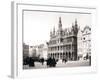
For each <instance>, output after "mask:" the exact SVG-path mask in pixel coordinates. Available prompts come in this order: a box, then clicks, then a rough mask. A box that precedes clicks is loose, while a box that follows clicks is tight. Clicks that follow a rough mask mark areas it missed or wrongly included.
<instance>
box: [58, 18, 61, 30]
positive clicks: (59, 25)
mask: <svg viewBox="0 0 100 80" xmlns="http://www.w3.org/2000/svg"><path fill="white" fill-rule="evenodd" d="M58 27H59V29H62V21H61V17H59V24H58Z"/></svg>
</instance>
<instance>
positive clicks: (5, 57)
mask: <svg viewBox="0 0 100 80" xmlns="http://www.w3.org/2000/svg"><path fill="white" fill-rule="evenodd" d="M24 1H26V0H24ZM28 1H29V2H31V1H32V2H34V3H38V4H55V5H57V4H58V5H66V6H67V4H69V5H76V6H77V5H78V6H86V7H87V6H93V7H97V21H98V23H97V26H94V27H95V30H92V32H93V33H94V34H93V35H92V36H94V38H95V45H94V47H93V49H95V52H96V53H97V56H98V61H97V65H98V71H97V73H90V74H87V73H86V74H72V75H70V74H69V75H62V76H55V77H49V78H48V77H45V78H39V77H38V78H35V79H34V78H33V79H34V80H51V79H52V80H54V79H56V80H99V75H100V69H99V67H100V62H99V61H100V58H99V56H100V53H99V44H100V37H99V33H100V31H99V30H100V23H99V21H100V15H99V14H100V5H99V4H100V0H28ZM0 37H1V39H0V80H11V78H10V70H11V69H10V67H11V66H10V65H11V48H10V47H11V0H1V1H0ZM33 79H25V80H33ZM22 80H23V79H22Z"/></svg>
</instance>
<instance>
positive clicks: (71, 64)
mask: <svg viewBox="0 0 100 80" xmlns="http://www.w3.org/2000/svg"><path fill="white" fill-rule="evenodd" d="M80 66H89V60H81V61H68V62H66V63H62V61H59V62H57V64H56V67H80ZM56 67H55V68H56ZM23 68H24V69H39V68H47V65H46V62H44V64H43V65H42V64H41V63H40V62H35V67H29V66H28V65H25V66H23ZM49 68H51V67H49Z"/></svg>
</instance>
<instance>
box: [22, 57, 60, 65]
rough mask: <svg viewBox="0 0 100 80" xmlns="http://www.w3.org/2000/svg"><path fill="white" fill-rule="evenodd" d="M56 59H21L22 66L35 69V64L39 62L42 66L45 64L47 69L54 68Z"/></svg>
mask: <svg viewBox="0 0 100 80" xmlns="http://www.w3.org/2000/svg"><path fill="white" fill-rule="evenodd" d="M57 61H58V60H57V59H55V58H51V57H50V58H48V59H46V60H45V59H44V58H40V59H38V58H33V57H27V58H25V59H23V65H29V67H35V62H40V63H41V64H42V65H44V62H46V65H47V67H56V64H57Z"/></svg>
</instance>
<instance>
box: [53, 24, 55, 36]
mask: <svg viewBox="0 0 100 80" xmlns="http://www.w3.org/2000/svg"><path fill="white" fill-rule="evenodd" d="M53 34H54V35H55V26H54V28H53Z"/></svg>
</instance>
